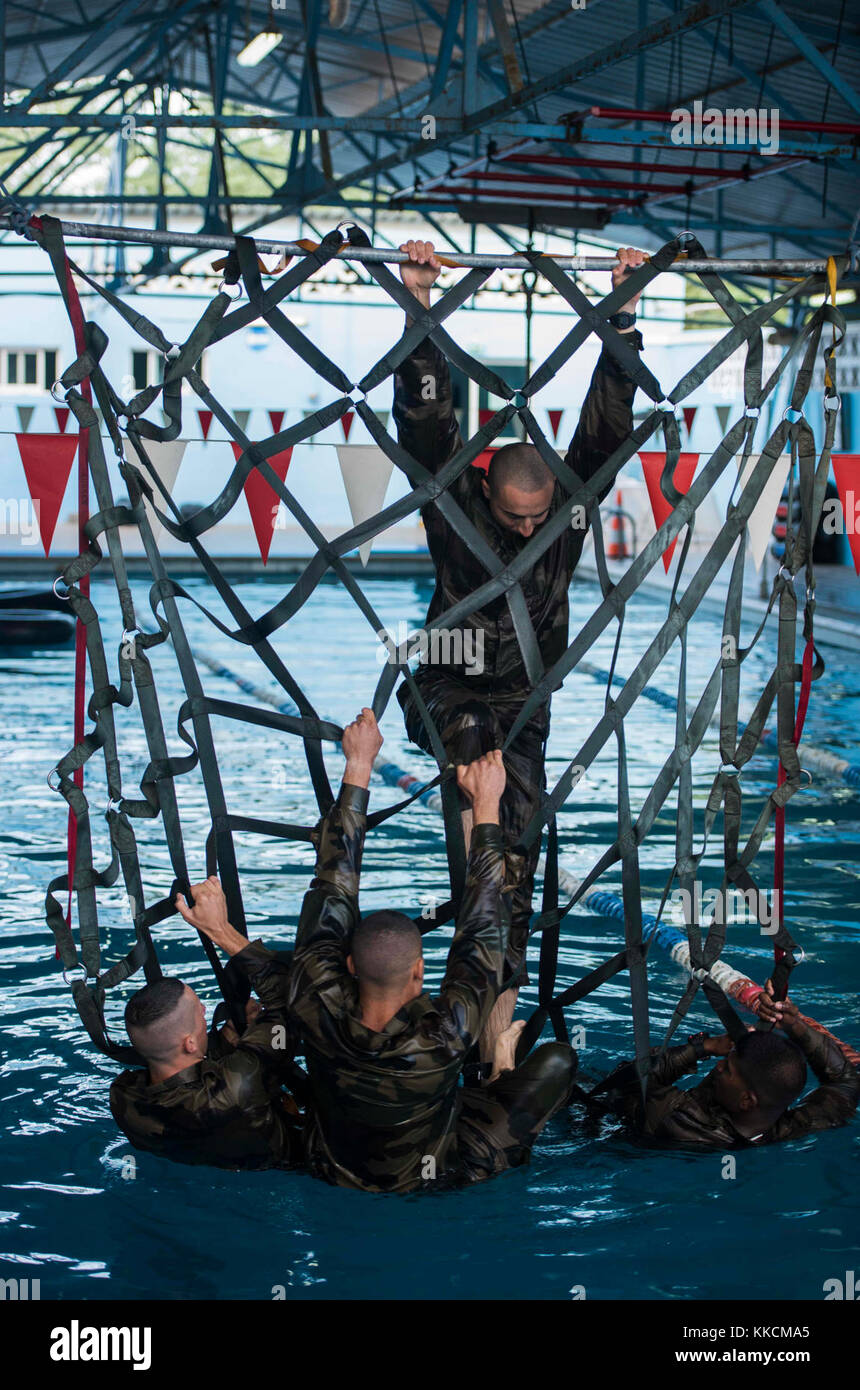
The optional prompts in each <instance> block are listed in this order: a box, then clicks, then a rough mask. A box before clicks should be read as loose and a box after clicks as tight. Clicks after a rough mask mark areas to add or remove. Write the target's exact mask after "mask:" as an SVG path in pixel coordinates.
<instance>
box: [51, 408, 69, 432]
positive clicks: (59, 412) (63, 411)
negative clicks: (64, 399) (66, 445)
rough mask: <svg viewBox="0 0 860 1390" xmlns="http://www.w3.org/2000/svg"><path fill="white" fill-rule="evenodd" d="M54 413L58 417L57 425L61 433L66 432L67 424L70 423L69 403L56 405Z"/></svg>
mask: <svg viewBox="0 0 860 1390" xmlns="http://www.w3.org/2000/svg"><path fill="white" fill-rule="evenodd" d="M54 414H55V415H56V417H57V426H58V428H59V431H60V434H65V433H66V425H67V424H68V423H69V407H68V406H67V405H55V406H54Z"/></svg>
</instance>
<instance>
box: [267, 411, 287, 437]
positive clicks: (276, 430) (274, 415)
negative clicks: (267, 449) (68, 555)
mask: <svg viewBox="0 0 860 1390" xmlns="http://www.w3.org/2000/svg"><path fill="white" fill-rule="evenodd" d="M286 413H287V412H286V411H285V410H270V411H269V419H270V421H271V424H272V434H280V433H281V425H282V424H283V423H284V416H285V415H286Z"/></svg>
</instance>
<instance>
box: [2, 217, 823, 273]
mask: <svg viewBox="0 0 860 1390" xmlns="http://www.w3.org/2000/svg"><path fill="white" fill-rule="evenodd" d="M60 226H61V228H62V230H63V233H64V235H65V236H70V237H92V238H93V239H94V240H97V241H124V242H128V243H130V244H136V245H139V246H179V247H182V246H184V247H189V248H191V249H193V250H199V251H232V249H233V247H234V246H235V244H236V238H235V237H231V236H214V235H206V234H203V233H200V232H170V231H152V230H150V229H149V228H148V227H104V226H100V225H99V224H97V223H92V222H65V221H61V222H60ZM4 230H5V231H11V230H13V224H12V221H11V219H10V218H8V217H0V231H4ZM256 245H257V250H258V251H260V252H262V253H263V255H272V256H274V255H287V256H303V255H305V248H304V247H302V246H299V245H298V243H296V242H294V241H272V240H270V239H262V238H257V239H256ZM337 258H338V259H340V260H343V261H363V262H364V263H365V264H366V265H380V264H385V265H400V264H401V263H402V262H403V261H408V259H409V256H408V255H407V253H406V252H405V251H397V250H395V249H394V248H393V247H387V246H386V247H376V246H344V247H342V248H341V249H340V250H339V251H338V252H337ZM452 259H456V262H457V265H458V266H463V267H472V266H484V267H487V268H495V269H499V270H502V269H505V270H528V269H530V268H531V262H530V261H528V260H526V258H525V256H517V255H513V256H502V255H488V254H481V253H478V254H475V253H473V252H465V251H457V252H456V253H455V256H454V257H452ZM551 259H552V260H553V262H554V264H555V265H557V266H559V267H560V268H561V269H562V270H612V268H613V266H615V265H617V260H616V258H615V256H553V257H552V258H551ZM826 267H827V261H826V260H825V259H823V258H819V259H817V260H758V259H752V260H750V259H745V260H732V259H729V258H716V257H707V258H705V259H702V260H692V259H687V258H682V259H681V260H677V261H675V262H674V263H673V264H672V267H671V269H672V272H673V273H675V274H679V275H697V274H699V273H700V272H701V271H706V270H713V271H716V272H717V273H718V274H721V275H733V274H734V275H772V276H776V277H778V276H784V275H789V276H790V275H822V274H823V273H824V271H825V269H826Z"/></svg>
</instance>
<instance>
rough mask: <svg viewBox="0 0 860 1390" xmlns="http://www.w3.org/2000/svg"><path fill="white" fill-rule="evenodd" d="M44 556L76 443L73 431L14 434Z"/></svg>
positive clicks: (52, 533) (54, 526)
mask: <svg viewBox="0 0 860 1390" xmlns="http://www.w3.org/2000/svg"><path fill="white" fill-rule="evenodd" d="M15 438H16V439H17V441H18V452H19V453H20V455H21V462H22V463H23V465H24V475H25V477H26V479H27V486H28V488H29V489H30V496H31V497H32V499H33V505H34V507H35V508H36V513H37V515H38V518H39V534H40V535H41V537H42V545H43V546H44V549H45V555H46V556H47V555H48V554H49V553H50V550H51V541H52V540H53V538H54V531H55V530H56V526H57V517H58V516H59V515H60V507H61V506H62V504H63V497H64V496H65V492H66V486H67V484H68V481H69V474H70V473H71V471H72V464H73V462H74V459H75V451H76V449H77V447H78V437H77V435H76V434H66V435H63V434H16V435H15Z"/></svg>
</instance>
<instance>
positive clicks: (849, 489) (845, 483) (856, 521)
mask: <svg viewBox="0 0 860 1390" xmlns="http://www.w3.org/2000/svg"><path fill="white" fill-rule="evenodd" d="M831 462H832V464H833V476H834V478H835V479H836V487H837V490H838V492H839V500H840V502H841V503H842V516H843V525H844V527H845V532H846V534H847V536H848V544H849V545H850V547H851V558H852V559H853V561H854V569H855V570H856V572H857V574H860V454H831Z"/></svg>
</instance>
